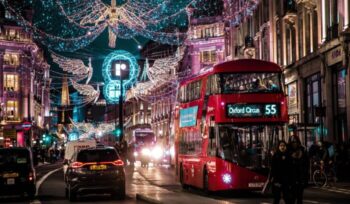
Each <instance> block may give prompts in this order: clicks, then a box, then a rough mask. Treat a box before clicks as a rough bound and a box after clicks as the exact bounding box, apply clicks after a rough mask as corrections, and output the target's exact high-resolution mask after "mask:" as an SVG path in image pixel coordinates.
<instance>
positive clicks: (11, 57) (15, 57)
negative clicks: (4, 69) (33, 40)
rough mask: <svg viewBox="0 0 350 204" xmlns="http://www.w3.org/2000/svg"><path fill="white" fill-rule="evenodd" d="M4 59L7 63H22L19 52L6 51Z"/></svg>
mask: <svg viewBox="0 0 350 204" xmlns="http://www.w3.org/2000/svg"><path fill="white" fill-rule="evenodd" d="M3 60H4V64H5V65H11V66H18V65H19V64H20V61H19V54H17V53H5V54H4V58H3Z"/></svg>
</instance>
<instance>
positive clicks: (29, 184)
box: [0, 147, 36, 198]
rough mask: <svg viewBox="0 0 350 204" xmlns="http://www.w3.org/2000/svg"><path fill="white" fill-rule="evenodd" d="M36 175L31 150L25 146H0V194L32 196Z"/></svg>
mask: <svg viewBox="0 0 350 204" xmlns="http://www.w3.org/2000/svg"><path fill="white" fill-rule="evenodd" d="M35 182H36V177H35V169H34V166H33V159H32V154H31V151H30V150H29V149H27V148H19V147H18V148H17V147H16V148H0V195H2V196H3V195H21V196H22V195H24V194H25V193H26V194H27V196H29V197H30V198H33V197H34V196H35V193H36V187H35Z"/></svg>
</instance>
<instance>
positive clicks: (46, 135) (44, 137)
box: [43, 134, 51, 144]
mask: <svg viewBox="0 0 350 204" xmlns="http://www.w3.org/2000/svg"><path fill="white" fill-rule="evenodd" d="M43 142H44V144H50V142H51V136H50V135H48V134H44V135H43Z"/></svg>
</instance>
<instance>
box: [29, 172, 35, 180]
mask: <svg viewBox="0 0 350 204" xmlns="http://www.w3.org/2000/svg"><path fill="white" fill-rule="evenodd" d="M28 180H29V181H33V180H34V174H33V172H30V173H29V176H28Z"/></svg>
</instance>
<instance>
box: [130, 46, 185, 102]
mask: <svg viewBox="0 0 350 204" xmlns="http://www.w3.org/2000/svg"><path fill="white" fill-rule="evenodd" d="M184 50H185V49H184V47H179V48H178V50H177V52H176V53H175V55H173V56H169V57H165V58H160V59H157V60H155V61H154V63H153V65H152V66H149V63H148V59H146V62H145V66H144V69H143V71H144V72H143V73H142V75H141V76H142V77H141V78H145V76H144V75H147V78H148V79H149V81H146V80H144V82H142V83H138V84H136V86H135V87H133V88H132V89H130V91H129V93H128V95H127V100H129V99H131V98H136V99H142V100H146V101H150V100H151V99H150V98H155V97H157V96H155V95H154V94H153V93H152V89H154V88H155V87H157V86H160V85H162V84H163V85H164V84H166V85H167V86H169V92H165V93H162V96H165V95H170V94H174V91H175V90H176V87H177V84H178V76H177V75H175V74H174V73H175V69H176V68H177V66H178V64H179V62H180V61H181V59H182V58H183V55H184ZM162 96H159V97H160V98H161V97H162Z"/></svg>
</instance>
